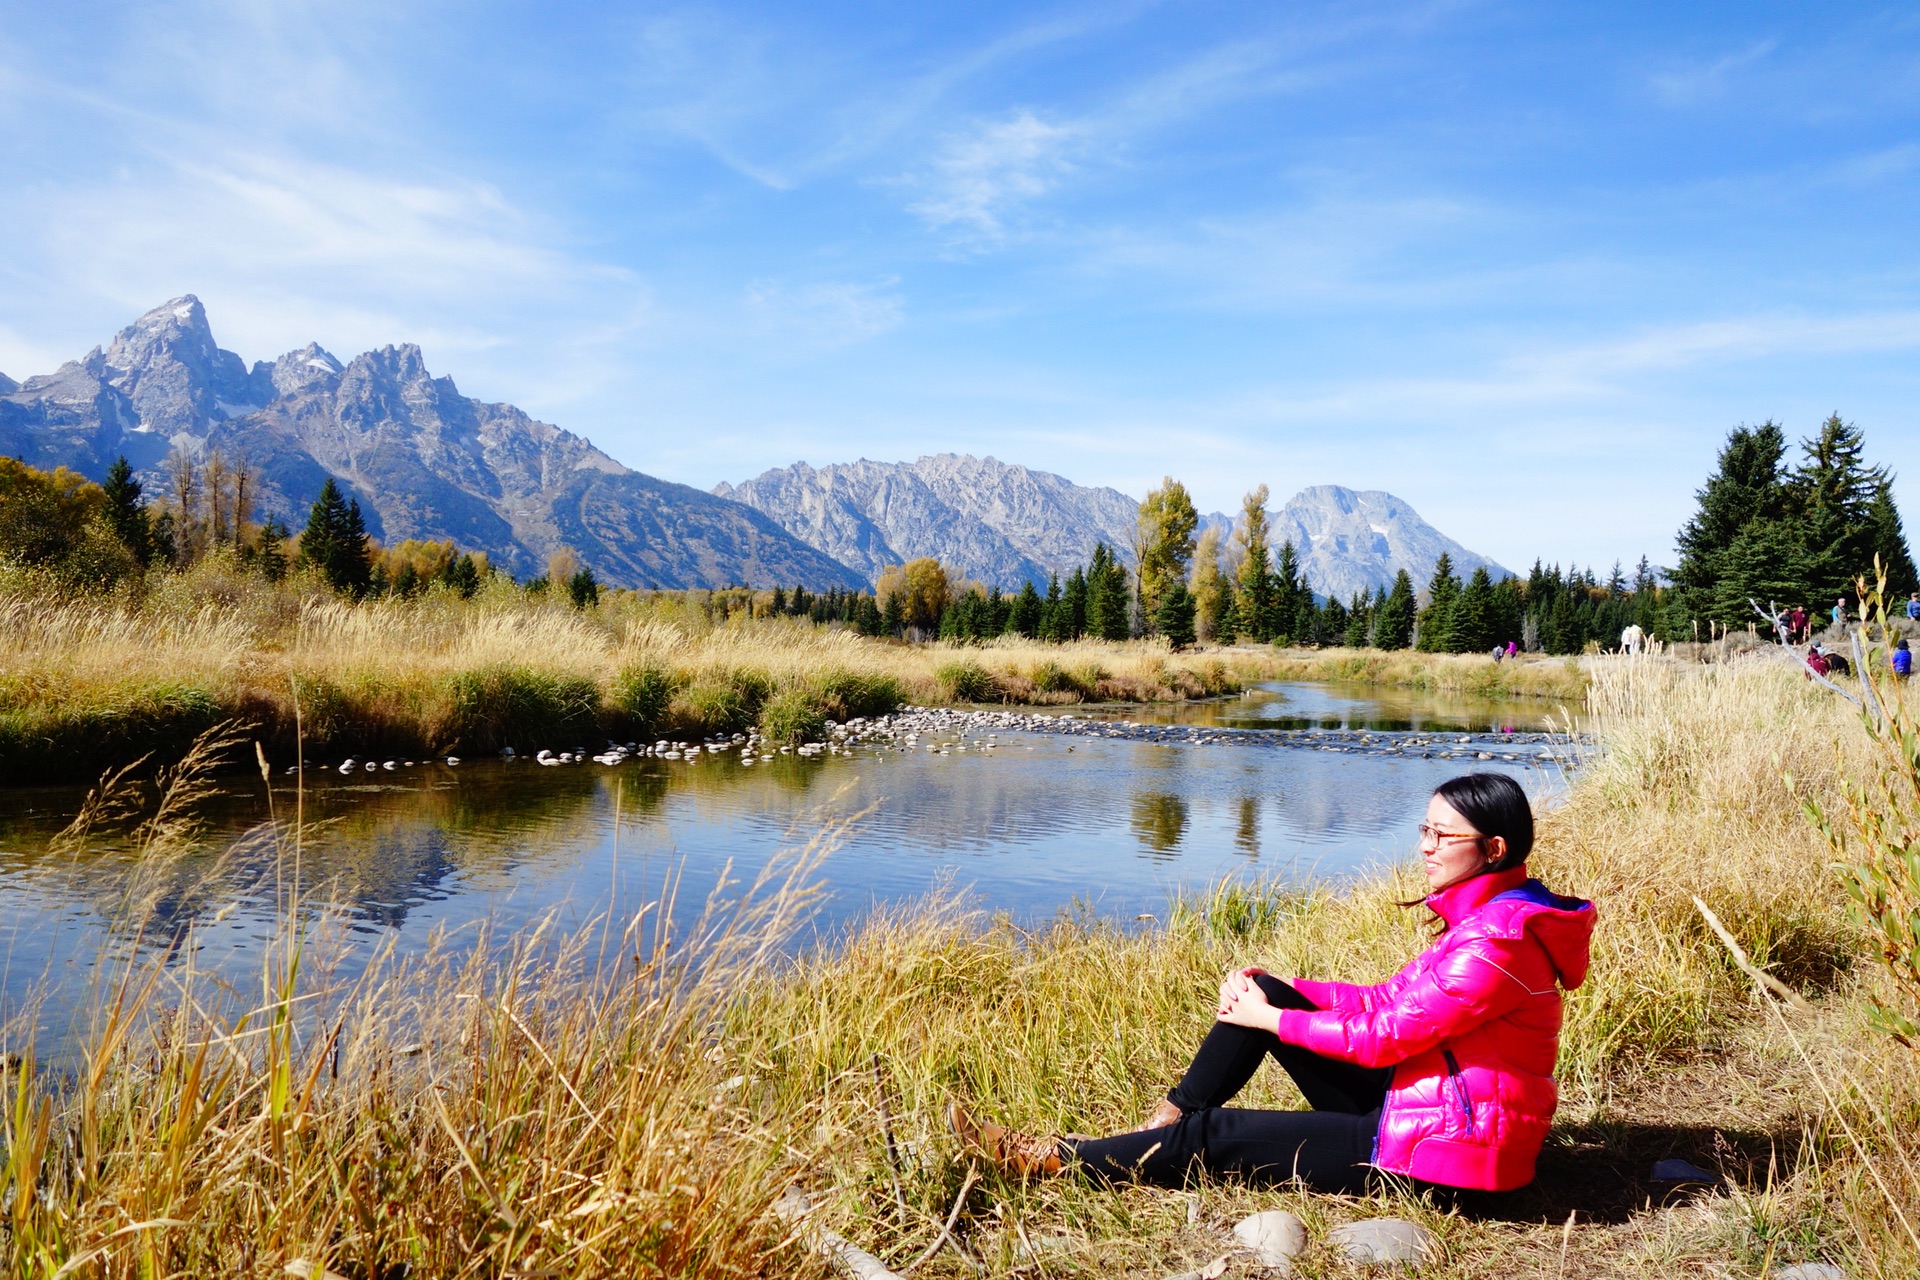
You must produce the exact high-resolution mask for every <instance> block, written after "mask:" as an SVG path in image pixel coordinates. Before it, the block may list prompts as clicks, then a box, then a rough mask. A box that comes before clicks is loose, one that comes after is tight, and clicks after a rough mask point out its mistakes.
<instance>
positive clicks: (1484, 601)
mask: <svg viewBox="0 0 1920 1280" xmlns="http://www.w3.org/2000/svg"><path fill="white" fill-rule="evenodd" d="M1493 634H1494V596H1493V578H1492V576H1491V575H1490V574H1488V572H1487V566H1485V565H1481V566H1479V567H1478V568H1476V569H1475V570H1474V571H1473V576H1472V577H1471V578H1468V579H1467V585H1466V586H1465V587H1464V588H1462V589H1461V591H1460V595H1459V597H1458V598H1457V599H1456V600H1455V601H1454V604H1453V608H1452V609H1451V610H1450V611H1449V613H1448V616H1447V650H1448V652H1450V653H1484V652H1486V651H1487V650H1488V649H1489V648H1491V647H1492V646H1493Z"/></svg>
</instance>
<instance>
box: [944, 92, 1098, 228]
mask: <svg viewBox="0 0 1920 1280" xmlns="http://www.w3.org/2000/svg"><path fill="white" fill-rule="evenodd" d="M1083 138H1084V135H1083V134H1082V132H1081V131H1080V130H1078V129H1076V128H1075V127H1073V126H1071V125H1056V124H1049V123H1048V122H1047V121H1045V120H1042V119H1040V118H1039V117H1038V116H1036V115H1034V114H1033V112H1031V111H1025V110H1023V111H1019V112H1017V113H1015V114H1014V115H1013V116H1012V117H1010V118H1007V119H1003V120H997V121H992V122H988V123H985V124H982V125H979V126H978V127H976V128H974V129H972V130H970V131H968V132H966V133H964V134H957V135H952V136H949V137H948V138H946V139H945V140H944V141H943V142H942V144H941V146H940V148H939V150H938V151H937V152H936V153H935V154H934V156H933V159H932V162H931V164H930V165H929V172H928V174H927V176H926V177H925V178H924V179H922V180H921V182H920V185H921V186H922V187H923V189H924V190H925V191H926V194H925V195H924V196H922V197H921V198H920V199H919V200H916V201H914V202H913V204H911V205H910V206H909V208H911V209H912V211H913V212H914V213H917V214H919V215H920V216H921V217H922V218H924V219H925V220H926V222H927V224H928V225H929V226H932V227H934V228H936V229H939V230H951V231H955V232H957V233H959V234H960V235H961V236H962V237H963V238H964V239H967V240H978V241H987V242H993V241H998V240H1001V239H1003V238H1004V237H1005V235H1006V232H1007V222H1008V220H1009V219H1010V218H1012V217H1013V216H1014V215H1015V213H1016V212H1017V210H1019V209H1020V208H1021V207H1023V206H1024V205H1026V204H1027V203H1028V202H1030V201H1032V200H1034V199H1036V198H1037V197H1039V196H1042V195H1045V194H1046V193H1047V192H1048V191H1050V190H1052V189H1053V187H1054V186H1055V185H1056V184H1057V183H1058V182H1059V181H1060V179H1061V178H1062V177H1064V176H1065V175H1066V174H1067V173H1069V172H1070V171H1071V170H1072V169H1073V166H1074V159H1073V151H1074V148H1075V147H1076V146H1077V145H1078V144H1080V143H1081V142H1082V141H1083Z"/></svg>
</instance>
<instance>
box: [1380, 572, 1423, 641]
mask: <svg viewBox="0 0 1920 1280" xmlns="http://www.w3.org/2000/svg"><path fill="white" fill-rule="evenodd" d="M1413 620H1414V596H1413V576H1412V575H1411V574H1409V573H1408V572H1407V571H1406V570H1405V569H1402V570H1400V571H1399V572H1398V573H1396V574H1394V575H1393V590H1391V591H1389V592H1388V593H1387V594H1386V597H1385V598H1384V599H1383V600H1381V601H1380V611H1379V613H1378V615H1377V616H1375V618H1374V620H1373V647H1374V648H1376V649H1404V648H1406V647H1407V646H1408V645H1409V644H1411V643H1412V642H1413Z"/></svg>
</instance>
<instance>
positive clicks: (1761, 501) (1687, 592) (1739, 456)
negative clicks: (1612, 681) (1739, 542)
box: [1543, 421, 1794, 652]
mask: <svg viewBox="0 0 1920 1280" xmlns="http://www.w3.org/2000/svg"><path fill="white" fill-rule="evenodd" d="M1785 453H1786V437H1785V436H1784V435H1783V434H1782V432H1781V430H1780V428H1779V426H1778V425H1777V424H1775V423H1773V422H1771V421H1769V422H1763V423H1761V424H1760V425H1759V426H1757V427H1735V428H1734V429H1733V431H1732V432H1730V433H1729V434H1728V436H1727V443H1726V445H1725V446H1724V447H1723V448H1722V449H1721V450H1720V458H1719V462H1718V465H1717V469H1716V470H1715V472H1714V474H1713V475H1712V476H1710V477H1708V479H1707V483H1706V486H1705V487H1704V488H1702V489H1701V490H1700V491H1699V492H1698V493H1697V494H1695V495H1694V497H1695V499H1696V500H1697V501H1698V502H1699V504H1700V505H1699V509H1698V510H1697V511H1695V512H1694V514H1693V516H1692V517H1691V518H1690V519H1689V520H1688V521H1687V523H1686V524H1685V525H1684V526H1683V527H1682V528H1681V530H1680V533H1679V536H1678V537H1677V538H1676V539H1675V545H1676V546H1677V547H1678V549H1679V552H1680V559H1679V563H1678V564H1676V565H1675V566H1674V567H1673V571H1672V573H1671V574H1670V575H1669V577H1670V578H1671V580H1672V582H1673V585H1674V592H1673V596H1674V599H1673V601H1672V607H1673V608H1674V610H1675V611H1676V613H1677V614H1679V615H1681V616H1683V617H1691V618H1715V619H1717V620H1719V621H1722V622H1733V621H1744V620H1745V619H1746V618H1747V617H1749V616H1751V611H1750V610H1748V609H1747V607H1746V601H1745V597H1744V595H1743V594H1741V592H1742V591H1743V590H1744V589H1743V588H1741V587H1740V586H1739V585H1738V584H1735V585H1734V586H1733V587H1732V588H1730V589H1729V590H1728V591H1722V590H1720V585H1721V584H1720V579H1721V577H1722V576H1723V572H1724V570H1723V565H1722V559H1723V557H1724V556H1725V555H1726V553H1727V550H1728V549H1729V548H1730V547H1732V546H1733V542H1734V539H1735V538H1737V537H1738V536H1739V535H1740V532H1741V530H1743V529H1745V528H1746V527H1747V526H1748V525H1749V524H1752V523H1754V522H1756V521H1759V522H1776V521H1783V520H1787V519H1789V517H1790V510H1791V508H1792V506H1793V505H1794V503H1793V501H1792V496H1791V495H1790V494H1789V492H1788V489H1787V484H1786V476H1785V473H1784V470H1783V467H1782V461H1781V460H1782V458H1783V457H1784V455H1785ZM1729 594H1733V595H1739V596H1740V604H1741V608H1740V611H1739V612H1738V613H1735V614H1732V615H1722V614H1719V613H1717V612H1715V604H1714V601H1715V597H1716V596H1719V597H1720V598H1721V599H1722V600H1724V599H1726V598H1727V597H1728V595H1729ZM1782 603H1785V601H1782ZM1681 631H1682V633H1683V634H1685V633H1689V632H1690V631H1691V626H1690V624H1683V626H1682V627H1681ZM1544 638H1545V637H1544V627H1543V640H1544ZM1561 651H1563V652H1564V651H1565V650H1561Z"/></svg>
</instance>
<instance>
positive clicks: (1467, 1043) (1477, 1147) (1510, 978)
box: [950, 773, 1595, 1191]
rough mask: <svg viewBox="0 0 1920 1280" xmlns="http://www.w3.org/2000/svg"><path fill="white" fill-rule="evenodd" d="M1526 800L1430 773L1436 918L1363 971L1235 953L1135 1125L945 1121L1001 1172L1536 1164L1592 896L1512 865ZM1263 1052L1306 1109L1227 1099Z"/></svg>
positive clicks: (1288, 1173)
mask: <svg viewBox="0 0 1920 1280" xmlns="http://www.w3.org/2000/svg"><path fill="white" fill-rule="evenodd" d="M1532 848H1533V811H1532V809H1531V807H1530V806H1529V805H1528V803H1527V797H1526V793H1525V792H1523V791H1522V790H1521V789H1520V785H1519V784H1518V783H1517V782H1515V781H1514V780H1513V779H1512V778H1509V777H1507V776H1505V775H1504V774H1493V773H1475V774H1467V775H1465V776H1463V777H1458V778H1454V779H1451V780H1450V781H1448V782H1446V783H1443V784H1442V785H1441V786H1440V787H1439V788H1438V789H1437V790H1436V791H1435V792H1434V793H1433V797H1432V799H1431V800H1429V801H1428V804H1427V815H1426V821H1425V822H1423V823H1421V824H1420V852H1421V855H1422V858H1423V860H1424V863H1425V869H1426V874H1427V884H1428V887H1429V889H1430V890H1431V892H1430V893H1428V895H1427V896H1426V898H1425V899H1424V902H1425V905H1426V906H1427V907H1428V908H1429V909H1430V910H1431V911H1432V912H1433V913H1434V914H1435V915H1436V916H1437V917H1438V918H1439V923H1440V928H1441V932H1440V933H1439V935H1438V936H1437V937H1436V938H1435V939H1434V941H1433V944H1432V945H1431V946H1429V947H1428V948H1427V949H1426V950H1425V951H1423V952H1421V953H1420V954H1419V955H1418V956H1417V957H1415V959H1414V960H1413V962H1412V963H1411V964H1409V965H1407V967H1406V968H1404V969H1402V970H1401V971H1400V972H1399V973H1398V974H1396V975H1394V977H1393V978H1391V979H1389V980H1388V981H1386V982H1383V983H1380V984H1378V985H1377V986H1357V985H1353V984H1349V983H1344V982H1320V981H1313V980H1309V979H1305V978H1297V979H1295V980H1294V981H1292V982H1284V981H1282V980H1280V979H1279V978H1275V977H1273V976H1272V975H1270V974H1268V973H1266V972H1264V971H1262V970H1260V969H1241V970H1239V971H1237V972H1234V973H1230V974H1228V975H1227V977H1226V979H1225V981H1223V982H1222V983H1221V984H1220V993H1219V1005H1218V1007H1217V1009H1216V1012H1215V1021H1214V1026H1213V1029H1212V1030H1211V1031H1210V1032H1209V1033H1208V1034H1207V1037H1206V1039H1205V1040H1204V1041H1202V1043H1201V1045H1200V1048H1199V1051H1198V1052H1197V1053H1195V1054H1194V1057H1193V1062H1192V1064H1191V1065H1190V1066H1189V1067H1188V1068H1187V1071H1186V1074H1185V1075H1184V1076H1183V1077H1182V1078H1181V1080H1180V1083H1179V1084H1178V1085H1176V1086H1174V1088H1173V1089H1172V1090H1171V1091H1169V1092H1168V1094H1167V1096H1166V1098H1165V1099H1163V1100H1162V1101H1161V1102H1160V1103H1159V1105H1158V1106H1156V1107H1155V1108H1154V1111H1153V1114H1152V1115H1151V1116H1149V1117H1148V1119H1147V1122H1146V1123H1145V1124H1144V1125H1142V1126H1141V1127H1140V1128H1138V1129H1135V1130H1132V1131H1131V1132H1128V1133H1123V1134H1117V1135H1115V1136H1113V1137H1109V1138H1036V1137H1029V1136H1027V1135H1024V1134H1019V1133H1015V1132H1013V1131H1012V1130H1008V1129H1003V1128H1000V1127H999V1126H997V1125H991V1124H982V1123H979V1122H977V1121H975V1120H974V1119H973V1118H972V1117H971V1116H970V1115H968V1114H967V1112H966V1111H965V1110H964V1109H963V1108H961V1107H960V1106H958V1105H957V1104H956V1105H955V1106H954V1107H953V1108H952V1109H951V1113H950V1119H951V1121H952V1123H953V1127H954V1129H955V1131H956V1132H957V1133H958V1134H959V1135H960V1137H961V1138H962V1139H963V1140H964V1141H965V1142H967V1143H968V1145H970V1146H973V1147H974V1148H976V1149H978V1150H981V1151H984V1152H985V1153H986V1154H987V1155H988V1156H989V1157H991V1158H992V1159H994V1160H996V1161H997V1162H998V1163H999V1164H1000V1165H1001V1166H1002V1167H1003V1168H1005V1169H1006V1170H1007V1171H1009V1172H1013V1173H1018V1174H1022V1175H1030V1174H1050V1173H1059V1172H1064V1171H1068V1170H1077V1171H1079V1172H1081V1173H1082V1174H1084V1175H1086V1176H1088V1177H1092V1178H1095V1179H1099V1180H1104V1181H1123V1180H1128V1179H1132V1178H1136V1177H1138V1178H1141V1179H1144V1180H1147V1181H1150V1182H1159V1183H1170V1184H1177V1183H1179V1182H1181V1181H1183V1180H1184V1179H1186V1178H1187V1177H1188V1176H1189V1175H1190V1174H1191V1173H1192V1172H1193V1171H1194V1170H1195V1169H1196V1168H1204V1169H1206V1170H1209V1171H1211V1172H1214V1173H1225V1172H1237V1173H1241V1174H1245V1175H1249V1176H1253V1177H1256V1178H1261V1179H1269V1180H1284V1179H1293V1178H1297V1179H1299V1180H1301V1181H1303V1182H1305V1183H1306V1184H1307V1185H1309V1186H1311V1187H1314V1188H1316V1189H1319V1190H1325V1191H1355V1190H1359V1189H1361V1188H1362V1187H1363V1186H1364V1185H1365V1183H1366V1182H1367V1180H1368V1178H1369V1177H1371V1176H1373V1175H1374V1174H1376V1173H1389V1174H1398V1175H1401V1176H1403V1177H1407V1178H1412V1179H1415V1180H1417V1181H1420V1182H1427V1183H1434V1184H1437V1185H1440V1186H1445V1187H1455V1188H1461V1189H1467V1190H1479V1191H1509V1190H1512V1189H1514V1188H1516V1187H1522V1186H1525V1185H1526V1184H1527V1183H1529V1182H1531V1181H1532V1180H1533V1173H1534V1161H1535V1160H1536V1158H1537V1157H1538V1156H1539V1154H1540V1147H1541V1144H1542V1143H1543V1142H1544V1141H1545V1140H1546V1136H1547V1127H1548V1125H1549V1124H1551V1123H1552V1121H1553V1112H1554V1107H1555V1105H1556V1104H1557V1103H1558V1101H1559V1092H1558V1089H1557V1087H1556V1086H1555V1084H1554V1079H1553V1067H1554V1057H1555V1055H1556V1054H1557V1052H1558V1050H1559V1043H1560V1017H1561V1007H1560V1004H1561V997H1560V992H1561V990H1562V989H1566V990H1572V989H1574V988H1575V987H1578V986H1579V985H1580V984H1581V982H1582V981H1584V980H1585V978H1586V975H1587V944H1588V940H1589V938H1590V937H1591V935H1592V932H1593V922H1594V914H1595V913H1594V907H1593V904H1592V903H1590V902H1585V901H1582V900H1580V899H1577V898H1563V897H1560V896H1558V895H1556V894H1554V893H1551V892H1549V891H1548V889H1547V888H1546V886H1545V885H1543V884H1541V883H1540V882H1539V881H1538V880H1534V879H1530V878H1529V877H1528V875H1527V870H1526V860H1527V854H1528V853H1529V852H1530V851H1531V850H1532ZM1268 1057H1272V1058H1273V1059H1275V1060H1276V1061H1277V1062H1278V1063H1279V1064H1280V1066H1281V1067H1282V1068H1284V1069H1285V1070H1286V1072H1287V1074H1288V1075H1290V1076H1291V1077H1292V1078H1293V1081H1294V1083H1295V1084H1297V1085H1298V1086H1299V1088H1300V1092H1301V1094H1302V1095H1303V1096H1304V1097H1305V1098H1306V1100H1307V1103H1308V1105H1309V1106H1311V1107H1312V1108H1313V1110H1311V1111H1256V1110H1248V1109H1244V1108H1237V1107H1230V1106H1228V1105H1227V1104H1228V1103H1229V1102H1230V1101H1232V1099H1233V1098H1234V1096H1235V1095H1236V1094H1238V1093H1239V1092H1240V1090H1241V1089H1242V1088H1244V1087H1245V1085H1246V1084H1247V1082H1248V1081H1249V1080H1251V1079H1252V1078H1253V1075H1254V1072H1255V1071H1257V1070H1258V1069H1259V1067H1260V1064H1261V1063H1262V1062H1264V1061H1265V1060H1266V1059H1267V1058H1268Z"/></svg>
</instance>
